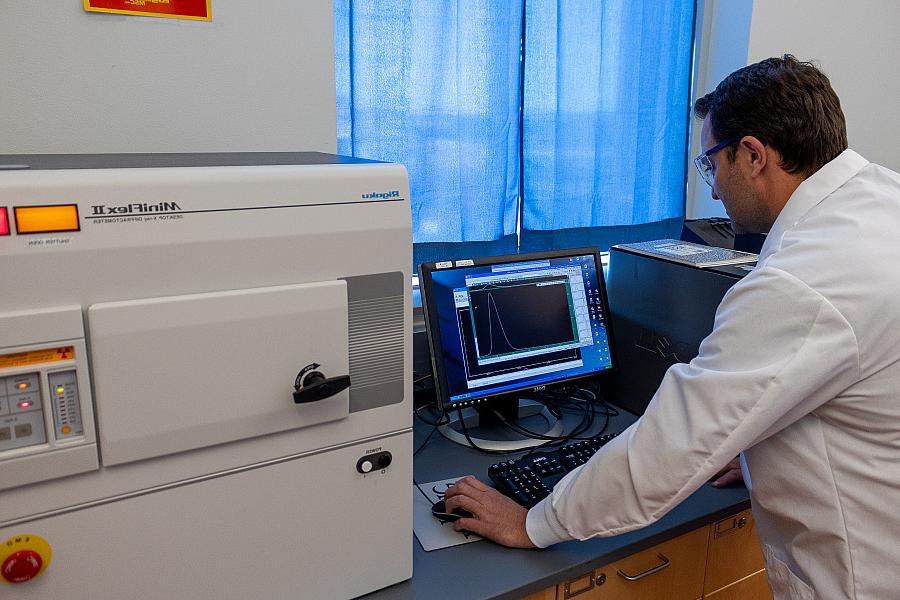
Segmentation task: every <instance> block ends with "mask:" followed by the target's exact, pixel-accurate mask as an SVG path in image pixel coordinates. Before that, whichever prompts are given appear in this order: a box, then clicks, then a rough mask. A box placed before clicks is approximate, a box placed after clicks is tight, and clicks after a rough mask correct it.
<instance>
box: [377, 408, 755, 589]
mask: <svg viewBox="0 0 900 600" xmlns="http://www.w3.org/2000/svg"><path fill="white" fill-rule="evenodd" d="M634 420H635V417H634V416H633V415H631V414H630V413H627V412H625V411H622V414H621V415H620V416H618V417H613V419H612V420H611V423H610V426H609V427H608V429H607V431H621V430H623V429H625V428H626V427H627V426H628V425H629V424H631V423H632V422H633V421H634ZM430 431H431V427H429V426H426V425H424V424H422V423H418V422H417V423H416V426H415V448H418V447H419V446H420V445H421V444H422V443H423V442H424V441H425V439H426V437H427V435H428V433H429V432H430ZM501 460H507V458H506V457H503V456H493V455H487V454H482V453H479V452H477V451H475V450H472V449H470V448H464V447H462V446H459V445H456V444H453V443H451V442H449V441H448V440H446V439H444V438H443V436H441V435H440V434H438V433H435V434H434V435H433V436H432V437H431V439H430V440H429V441H428V443H427V445H426V446H425V447H424V448H423V449H422V450H421V451H420V452H419V454H418V455H417V456H416V457H415V460H414V473H415V477H416V481H419V482H429V481H437V480H441V479H449V478H452V477H459V476H462V475H466V474H472V475H476V476H477V477H478V478H479V479H481V480H482V481H486V482H487V481H489V480H488V478H487V468H488V467H489V466H490V465H491V464H493V463H495V462H499V461H501ZM749 507H750V498H749V494H748V492H747V490H746V488H744V487H743V486H738V487H731V488H725V489H717V488H714V487H712V486H711V485H710V484H708V483H707V484H705V485H703V487H701V488H700V489H699V490H697V491H696V492H694V493H693V494H692V495H691V496H689V497H688V498H687V499H686V500H685V501H684V502H682V503H681V504H680V505H679V506H677V507H676V508H675V509H673V510H672V511H671V512H670V513H669V514H667V515H666V516H664V517H663V518H662V519H660V520H659V521H658V522H656V523H654V524H652V525H650V526H648V527H645V528H643V529H640V530H637V531H632V532H630V533H626V534H623V535H618V536H615V537H608V538H594V539H592V540H588V541H586V542H578V541H573V542H565V543H562V544H557V545H555V546H551V547H550V548H546V549H543V550H518V549H510V548H504V547H502V546H498V545H496V544H494V543H492V542H489V541H480V542H476V543H472V544H463V545H461V546H454V547H451V548H444V549H441V550H434V551H432V552H425V551H424V550H423V549H422V546H421V545H420V544H419V542H418V540H416V539H415V536H414V537H413V540H412V545H413V577H412V579H410V580H408V581H404V582H401V583H398V584H395V585H392V586H390V587H387V588H384V589H382V590H379V591H377V592H373V593H371V594H368V595H366V596H364V598H365V599H366V600H413V599H422V598H425V599H428V600H440V599H442V598H447V599H450V598H452V599H454V600H459V599H465V600H478V599H485V600H487V599H494V600H505V599H512V598H521V597H523V596H527V595H528V594H532V593H535V592H539V591H541V590H544V589H546V588H548V587H551V586H553V585H555V584H557V583H560V582H562V581H567V580H570V579H573V578H576V577H578V576H580V575H583V574H584V573H586V572H587V571H589V570H591V569H594V568H596V567H600V566H602V565H605V564H609V563H611V562H614V561H616V560H619V559H621V558H623V557H625V556H629V555H631V554H635V553H637V552H640V551H642V550H646V549H647V548H651V547H653V546H655V545H656V544H659V543H661V542H664V541H666V540H669V539H672V538H675V537H677V536H679V535H682V534H684V533H687V532H689V531H693V530H694V529H697V528H698V527H702V526H704V525H706V524H708V523H712V522H714V521H717V520H719V519H722V518H724V517H727V516H729V515H732V514H734V513H736V512H739V511H742V510H745V509H747V508H749Z"/></svg>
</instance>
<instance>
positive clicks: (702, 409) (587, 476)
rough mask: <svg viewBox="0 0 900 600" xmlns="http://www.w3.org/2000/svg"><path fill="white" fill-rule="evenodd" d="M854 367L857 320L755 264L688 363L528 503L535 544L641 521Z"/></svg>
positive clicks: (813, 401) (822, 397)
mask: <svg viewBox="0 0 900 600" xmlns="http://www.w3.org/2000/svg"><path fill="white" fill-rule="evenodd" d="M858 377H859V352H858V346H857V340H856V337H855V336H854V333H853V329H852V328H851V326H850V324H849V323H848V322H847V320H846V319H845V318H844V317H843V316H842V315H841V314H840V312H838V310H837V309H836V308H835V307H834V306H833V305H832V304H831V303H830V302H829V301H828V300H827V299H826V298H824V297H823V296H822V295H821V294H819V293H818V292H816V291H815V290H813V289H811V288H810V287H809V286H807V285H806V284H804V283H803V282H802V281H800V280H799V279H797V278H796V277H794V276H792V275H790V274H788V273H786V272H784V271H781V270H779V269H776V268H773V267H760V268H758V269H757V270H756V271H754V272H753V273H751V274H750V275H748V276H747V277H746V278H744V280H742V281H741V282H739V283H738V284H737V285H735V286H734V287H733V288H732V289H731V290H729V292H728V293H727V294H726V296H725V298H724V299H723V300H722V303H721V305H720V306H719V309H718V310H717V311H716V320H715V327H714V329H713V332H712V333H711V334H710V335H709V336H708V337H707V338H706V339H705V340H704V341H703V343H702V344H701V346H700V352H699V354H698V356H697V357H696V358H695V359H694V360H693V361H691V362H690V364H677V365H674V366H673V367H671V368H670V369H669V370H668V371H667V372H666V375H665V377H664V378H663V381H662V383H661V384H660V387H659V389H658V390H657V392H656V394H655V395H654V397H653V399H652V400H651V401H650V404H649V405H648V407H647V410H646V412H645V413H644V415H643V416H642V417H641V418H640V419H639V420H638V421H637V422H635V423H634V424H633V425H632V426H631V427H630V428H628V429H627V430H626V431H625V432H623V433H622V434H621V435H620V436H618V437H617V438H615V439H614V440H613V441H611V442H610V443H609V444H607V445H606V446H604V447H603V448H601V450H600V451H598V452H597V453H596V454H595V455H594V456H593V457H592V458H591V460H590V461H588V462H587V463H586V464H585V465H583V466H581V467H579V468H578V469H575V470H573V471H572V472H571V473H569V474H568V475H567V476H566V477H565V478H564V479H563V480H562V481H560V482H559V483H558V484H557V485H556V486H555V488H554V489H553V493H552V494H551V495H550V496H548V497H547V498H545V499H544V500H543V501H542V502H540V503H539V504H538V505H536V506H535V507H534V508H532V509H531V510H530V511H529V512H528V516H527V519H526V529H527V532H528V536H529V537H530V538H531V540H532V542H533V543H534V544H535V545H537V546H540V547H545V546H548V545H550V544H553V543H556V542H561V541H565V540H570V539H582V540H583V539H587V538H591V537H596V536H611V535H617V534H621V533H625V532H627V531H631V530H634V529H638V528H640V527H643V526H646V525H649V524H650V523H652V522H654V521H656V520H657V519H659V518H660V517H662V516H663V515H664V514H665V513H667V512H668V511H669V510H671V509H672V508H673V507H674V506H676V505H677V504H678V503H680V502H681V501H682V500H684V499H685V498H686V497H687V496H689V495H690V494H691V493H693V492H694V491H695V490H697V489H698V488H699V487H700V486H701V485H703V484H704V483H705V482H706V481H708V480H709V479H710V478H711V477H712V476H713V475H715V474H716V473H717V472H718V471H719V470H720V469H721V468H722V467H723V466H724V465H726V464H727V463H728V462H729V461H730V460H731V459H733V458H734V457H735V456H737V454H738V453H739V452H741V451H743V450H744V449H746V448H749V447H751V446H752V445H753V444H755V443H756V442H758V441H761V440H763V439H765V438H766V437H768V436H769V435H772V434H774V433H776V432H777V431H779V430H781V429H783V428H784V427H787V426H788V425H790V424H791V423H793V422H795V421H797V420H798V419H800V418H801V417H803V416H804V415H806V414H808V413H809V412H811V411H813V410H815V409H816V408H817V407H818V406H820V405H822V404H823V403H825V402H827V401H828V400H829V399H831V398H833V397H835V396H836V395H837V394H838V393H839V392H840V391H842V390H843V389H845V388H846V387H847V386H849V385H850V384H851V383H853V382H854V381H856V380H857V379H858Z"/></svg>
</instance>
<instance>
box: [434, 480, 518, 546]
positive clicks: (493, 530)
mask: <svg viewBox="0 0 900 600" xmlns="http://www.w3.org/2000/svg"><path fill="white" fill-rule="evenodd" d="M444 502H445V503H446V505H447V511H452V510H453V509H454V508H462V509H463V510H467V511H469V512H470V513H472V514H473V515H474V518H471V519H467V518H461V519H459V520H457V521H455V522H454V523H453V528H454V529H455V530H456V531H461V530H463V529H465V530H466V531H471V532H472V533H475V534H478V535H480V536H482V537H486V538H488V539H490V540H493V541H495V542H497V543H498V544H503V545H504V546H509V547H511V548H534V547H535V546H534V544H532V543H531V539H530V538H529V537H528V533H527V532H526V531H525V516H526V515H527V514H528V510H527V509H525V507H523V506H520V505H519V504H516V502H515V501H513V500H511V499H509V498H507V497H506V496H504V495H503V494H501V493H500V492H498V491H497V490H495V489H494V488H492V487H490V486H487V485H485V484H484V483H482V482H480V481H478V480H477V479H475V478H474V477H472V476H471V475H469V476H467V477H463V478H462V479H460V480H459V481H457V482H456V483H455V484H453V485H452V486H450V488H448V489H447V492H446V494H445V495H444Z"/></svg>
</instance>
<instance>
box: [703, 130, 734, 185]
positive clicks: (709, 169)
mask: <svg viewBox="0 0 900 600" xmlns="http://www.w3.org/2000/svg"><path fill="white" fill-rule="evenodd" d="M743 137H744V136H743V135H736V136H734V137H730V138H728V139H727V140H725V141H724V142H719V143H718V144H716V145H715V146H713V147H712V148H710V149H709V150H707V151H706V152H703V153H702V154H700V156H698V157H697V158H695V159H694V166H695V167H697V172H698V173H700V177H702V178H703V181H705V182H706V185H708V186H709V187H712V186H713V165H712V161H711V160H709V157H710V156H712V155H713V154H715V153H716V152H718V151H719V150H721V149H722V148H725V147H726V146H729V145H731V144H733V143H735V142H737V141H738V140H740V139H742V138H743Z"/></svg>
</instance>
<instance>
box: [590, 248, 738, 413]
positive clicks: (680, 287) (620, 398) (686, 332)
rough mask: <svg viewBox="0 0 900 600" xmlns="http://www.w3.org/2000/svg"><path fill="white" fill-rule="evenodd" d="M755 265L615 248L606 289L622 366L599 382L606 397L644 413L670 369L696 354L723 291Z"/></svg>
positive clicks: (631, 409) (611, 257)
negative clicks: (698, 262) (697, 262)
mask: <svg viewBox="0 0 900 600" xmlns="http://www.w3.org/2000/svg"><path fill="white" fill-rule="evenodd" d="M753 264H755V263H751V264H742V265H729V266H720V267H705V268H698V267H694V266H690V265H686V264H682V263H680V262H675V261H673V260H668V259H665V258H662V257H659V258H657V257H651V256H646V255H643V254H637V253H635V252H632V251H629V250H628V248H625V247H616V246H614V247H613V248H611V249H610V261H609V269H608V273H607V291H608V295H609V308H610V317H611V318H610V320H611V325H612V333H613V336H614V338H615V344H616V355H617V358H618V363H619V369H618V372H617V373H616V374H614V375H611V376H610V377H606V378H604V379H603V380H602V381H601V391H602V393H603V395H604V398H605V399H606V400H608V401H610V402H612V403H613V404H615V405H617V406H620V407H622V408H624V409H626V410H628V411H630V412H632V413H635V414H637V415H641V414H643V412H644V410H645V409H646V407H647V404H648V403H649V402H650V399H651V398H652V397H653V394H654V393H655V392H656V389H657V388H658V387H659V384H660V382H661V381H662V378H663V375H664V374H665V372H666V370H667V369H668V368H669V367H671V366H672V365H673V364H675V363H677V362H689V361H690V360H691V359H692V358H694V357H695V356H696V355H697V352H698V349H699V347H700V342H701V341H703V338H705V337H706V336H707V335H708V334H709V333H710V332H711V331H712V328H713V321H714V318H715V312H716V308H717V307H718V305H719V302H720V301H721V300H722V297H723V296H724V295H725V292H727V291H728V289H729V288H730V287H731V286H732V285H734V284H735V283H736V282H738V281H739V280H740V279H741V278H742V277H744V275H746V274H747V273H748V272H749V271H750V270H751V269H752V267H753Z"/></svg>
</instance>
